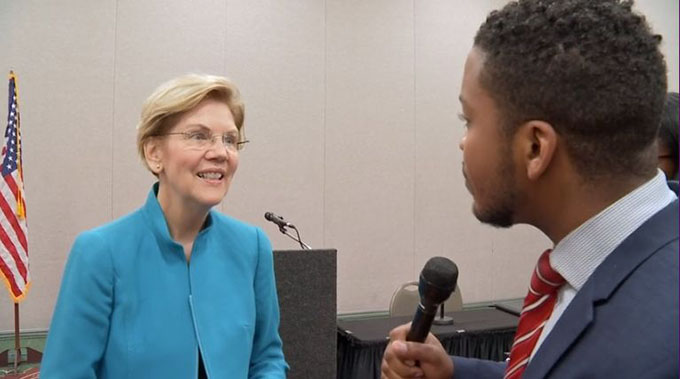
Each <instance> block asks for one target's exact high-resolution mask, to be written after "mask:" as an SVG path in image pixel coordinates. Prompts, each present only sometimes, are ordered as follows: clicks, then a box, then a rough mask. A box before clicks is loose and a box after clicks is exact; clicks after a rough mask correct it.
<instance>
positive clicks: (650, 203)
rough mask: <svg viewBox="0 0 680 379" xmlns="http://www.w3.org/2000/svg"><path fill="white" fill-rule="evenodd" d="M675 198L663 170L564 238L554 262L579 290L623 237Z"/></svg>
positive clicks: (555, 267)
mask: <svg viewBox="0 0 680 379" xmlns="http://www.w3.org/2000/svg"><path fill="white" fill-rule="evenodd" d="M675 199H677V196H676V194H675V193H674V192H673V191H671V190H670V189H669V188H668V185H667V183H666V178H665V176H664V174H663V172H662V171H660V170H659V171H658V172H657V174H656V176H654V178H652V179H651V180H649V181H647V182H646V183H644V184H643V185H641V186H640V187H638V188H636V189H635V190H633V191H632V192H630V193H628V194H627V195H626V196H624V197H622V198H621V199H619V200H617V201H616V202H615V203H613V204H611V205H610V206H609V207H607V208H605V209H604V210H603V211H601V212H600V213H598V214H597V215H595V216H593V217H592V218H590V219H589V220H588V221H586V222H584V223H583V224H581V226H579V227H578V228H576V229H574V230H573V231H572V232H571V233H569V234H568V235H567V236H566V237H564V239H562V240H561V241H560V242H559V243H558V244H557V246H555V248H554V249H553V252H552V253H551V254H550V265H551V266H552V267H553V268H554V269H555V270H556V271H557V272H559V273H560V274H561V275H562V277H564V279H565V280H566V281H567V283H569V285H571V286H572V287H574V288H575V289H576V290H577V291H578V290H579V289H581V287H583V285H584V284H585V282H586V281H587V280H588V278H589V277H590V275H592V273H593V272H594V271H595V269H596V268H597V266H599V265H600V263H602V262H603V261H604V260H605V258H607V256H609V254H611V253H612V252H613V251H614V249H616V247H617V246H619V245H620V244H621V242H623V240H625V239H626V238H627V237H628V236H629V235H630V234H632V233H633V232H634V231H635V230H636V229H637V228H639V227H640V226H641V225H642V224H643V223H644V222H645V221H647V220H648V219H649V218H650V217H652V216H653V215H654V214H655V213H657V212H658V211H660V210H661V209H663V208H664V207H665V206H666V205H668V204H670V203H671V202H672V201H673V200H675Z"/></svg>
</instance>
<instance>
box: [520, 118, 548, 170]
mask: <svg viewBox="0 0 680 379" xmlns="http://www.w3.org/2000/svg"><path fill="white" fill-rule="evenodd" d="M557 140H558V135H557V132H556V131H555V128H553V126H552V125H551V124H549V123H547V122H545V121H539V120H531V121H527V122H525V123H524V124H522V125H521V126H520V127H519V129H518V130H517V133H516V135H515V143H516V148H517V149H518V150H517V151H518V153H519V154H520V156H519V158H520V159H521V162H522V163H523V164H524V166H525V170H526V176H527V179H529V180H537V179H539V178H540V177H541V176H542V175H543V174H545V172H546V170H547V169H548V168H549V167H550V164H551V163H552V162H553V158H554V157H555V151H556V149H557V142H558V141H557Z"/></svg>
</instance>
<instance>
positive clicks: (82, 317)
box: [40, 184, 288, 379]
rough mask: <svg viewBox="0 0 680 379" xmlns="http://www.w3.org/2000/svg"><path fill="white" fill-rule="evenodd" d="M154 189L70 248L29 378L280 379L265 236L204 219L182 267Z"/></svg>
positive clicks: (217, 218) (220, 218)
mask: <svg viewBox="0 0 680 379" xmlns="http://www.w3.org/2000/svg"><path fill="white" fill-rule="evenodd" d="M157 191H158V184H156V185H154V188H153V189H152V190H151V191H150V193H149V196H148V198H147V201H146V204H145V205H144V206H143V207H142V208H140V209H138V210H137V211H135V212H134V213H132V214H129V215H127V216H124V217H122V218H120V219H118V220H116V221H114V222H111V223H109V224H106V225H103V226H101V227H98V228H96V229H93V230H89V231H86V232H84V233H82V234H81V235H79V236H78V237H77V238H76V241H75V243H74V245H73V248H72V250H71V253H70V255H69V258H68V262H67V263H66V268H65V270H64V276H63V279H62V284H61V290H60V292H59V297H58V300H57V304H56V307H55V309H54V314H53V316H52V322H51V325H50V329H49V333H48V336H47V342H46V346H45V353H44V356H43V361H42V365H41V371H40V377H41V378H44V379H52V378H68V379H78V378H95V377H96V378H116V379H118V378H178V379H187V378H196V377H197V374H198V352H199V349H200V351H201V354H202V358H203V363H204V365H205V369H206V371H207V374H208V376H209V377H210V378H285V377H286V371H287V369H288V366H287V364H286V362H285V360H284V357H283V351H282V347H281V339H280V337H279V334H278V327H279V307H278V299H277V295H276V284H275V280H274V269H273V259H272V251H271V245H270V242H269V240H268V239H267V237H266V236H265V234H264V233H263V232H262V231H261V230H260V229H259V228H257V227H253V226H250V225H246V224H244V223H242V222H239V221H237V220H234V219H232V218H230V217H227V216H225V215H223V214H221V213H219V212H217V211H215V210H211V211H210V213H209V215H208V217H207V220H206V223H205V225H204V228H203V229H202V230H201V231H200V233H199V234H198V236H197V237H196V240H195V242H194V244H193V250H192V254H191V263H190V264H187V261H186V258H185V256H184V250H183V248H182V246H181V245H180V244H178V243H177V242H175V241H174V240H173V239H172V238H171V237H170V233H169V231H168V227H167V225H166V222H165V217H164V215H163V212H162V210H161V208H160V205H159V204H158V201H157V200H156V196H155V194H156V192H157Z"/></svg>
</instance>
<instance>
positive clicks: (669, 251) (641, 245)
mask: <svg viewBox="0 0 680 379" xmlns="http://www.w3.org/2000/svg"><path fill="white" fill-rule="evenodd" d="M678 255H679V254H678V200H675V201H673V202H672V203H671V204H669V205H668V206H666V207H665V208H664V209H662V210H661V211H659V212H658V213H657V214H655V215H654V216H652V217H651V218H650V219H649V220H647V221H646V222H645V223H644V224H643V225H642V226H640V228H638V229H637V230H636V231H635V232H633V234H631V235H630V236H628V238H626V240H624V241H623V242H622V243H621V245H619V246H618V247H617V248H616V249H615V250H614V251H613V252H612V253H611V254H610V255H609V256H608V257H607V258H606V259H605V260H604V262H602V264H600V266H598V267H597V269H596V270H595V272H594V273H593V275H592V276H591V277H590V278H589V279H588V281H586V283H585V284H584V286H583V287H582V288H581V290H580V291H578V293H577V294H576V296H575V297H574V299H573V300H572V301H571V303H570V304H569V306H568V307H567V309H566V310H565V311H564V313H563V314H562V316H561V317H560V318H559V320H558V321H557V323H556V324H555V327H554V328H553V330H552V331H551V332H550V334H549V335H548V336H547V338H546V339H545V340H544V341H543V344H542V345H541V346H540V348H539V349H538V350H537V351H536V354H535V355H534V357H533V358H532V359H531V361H530V363H529V365H528V366H527V368H526V370H525V371H524V375H523V378H525V379H531V378H546V377H549V378H677V377H678V338H679V335H678V285H679V284H678V283H679V282H678ZM452 359H453V364H454V378H455V379H466V378H502V377H503V372H504V370H505V363H499V362H491V361H484V360H478V359H470V358H462V357H452Z"/></svg>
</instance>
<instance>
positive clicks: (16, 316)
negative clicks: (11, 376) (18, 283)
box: [14, 302, 21, 373]
mask: <svg viewBox="0 0 680 379" xmlns="http://www.w3.org/2000/svg"><path fill="white" fill-rule="evenodd" d="M14 348H15V349H16V353H15V354H14V372H15V373H18V372H19V360H20V359H21V342H20V338H19V303H17V302H15V303H14Z"/></svg>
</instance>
